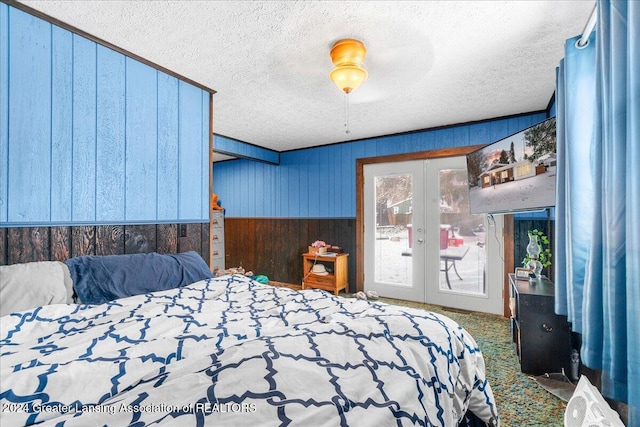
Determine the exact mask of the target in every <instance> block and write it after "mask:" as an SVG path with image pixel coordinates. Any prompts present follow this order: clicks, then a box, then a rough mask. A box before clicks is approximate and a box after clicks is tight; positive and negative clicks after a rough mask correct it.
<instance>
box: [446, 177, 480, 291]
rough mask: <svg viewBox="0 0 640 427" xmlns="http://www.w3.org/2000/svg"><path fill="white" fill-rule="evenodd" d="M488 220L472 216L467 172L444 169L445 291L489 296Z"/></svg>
mask: <svg viewBox="0 0 640 427" xmlns="http://www.w3.org/2000/svg"><path fill="white" fill-rule="evenodd" d="M485 217H486V216H485V215H471V214H469V190H468V185H467V171H466V170H465V169H448V170H441V171H440V235H439V238H440V242H439V243H440V290H441V291H452V292H458V293H469V294H476V295H485V294H486V274H485V271H486V268H485V261H486V252H485V251H486V236H485V227H486V226H485Z"/></svg>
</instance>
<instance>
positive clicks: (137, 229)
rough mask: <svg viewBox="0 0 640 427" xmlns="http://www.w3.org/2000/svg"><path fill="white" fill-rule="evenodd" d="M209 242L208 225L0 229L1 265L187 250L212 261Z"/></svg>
mask: <svg viewBox="0 0 640 427" xmlns="http://www.w3.org/2000/svg"><path fill="white" fill-rule="evenodd" d="M208 242H209V224H208V223H190V224H144V225H98V226H95V225H92V226H60V227H15V228H0V265H9V264H16V263H21V262H31V261H64V260H66V259H68V258H72V257H76V256H81V255H120V254H133V253H147V252H158V253H178V252H186V251H196V252H198V253H199V254H200V256H202V258H203V259H204V260H205V261H208V259H209V243H208Z"/></svg>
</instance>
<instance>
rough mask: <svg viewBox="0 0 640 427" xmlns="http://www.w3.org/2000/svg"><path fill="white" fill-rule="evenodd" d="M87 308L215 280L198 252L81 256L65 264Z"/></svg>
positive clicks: (75, 288)
mask: <svg viewBox="0 0 640 427" xmlns="http://www.w3.org/2000/svg"><path fill="white" fill-rule="evenodd" d="M65 264H67V266H68V267H69V271H70V273H71V278H72V279H73V288H74V290H75V292H76V294H77V295H78V297H79V299H80V301H81V302H82V303H85V304H101V303H104V302H107V301H111V300H114V299H118V298H123V297H129V296H132V295H140V294H145V293H148V292H154V291H164V290H167V289H173V288H178V287H182V286H186V285H189V284H191V283H194V282H197V281H199V280H203V279H207V278H210V277H213V274H212V273H211V270H209V267H208V266H207V264H206V263H205V262H204V260H203V259H202V257H200V255H199V254H198V253H197V252H194V251H190V252H184V253H180V254H170V255H161V254H158V253H155V252H153V253H148V254H131V255H105V256H89V255H85V256H79V257H75V258H70V259H68V260H67V261H65Z"/></svg>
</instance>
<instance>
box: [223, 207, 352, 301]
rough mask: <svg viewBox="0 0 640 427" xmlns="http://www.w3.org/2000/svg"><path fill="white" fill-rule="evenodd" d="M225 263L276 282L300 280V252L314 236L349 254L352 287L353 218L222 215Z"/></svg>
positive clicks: (302, 251)
mask: <svg viewBox="0 0 640 427" xmlns="http://www.w3.org/2000/svg"><path fill="white" fill-rule="evenodd" d="M224 230H225V233H224V234H225V237H224V239H225V241H224V248H225V256H226V259H225V263H226V267H227V268H230V267H239V266H242V267H243V268H245V269H246V270H251V271H253V272H254V273H255V274H264V275H266V276H267V277H269V279H270V280H274V281H277V282H285V283H293V284H298V285H299V284H300V283H301V281H302V274H303V273H302V254H303V253H305V252H307V248H308V246H309V245H310V244H311V243H312V242H314V241H316V240H324V241H325V242H327V243H328V244H331V245H335V246H340V247H341V248H342V251H343V252H346V253H348V254H349V262H348V264H349V287H350V289H351V290H350V292H353V291H354V290H355V277H356V275H355V273H356V268H355V265H356V264H355V263H356V256H355V248H356V230H355V218H337V219H313V218H229V217H227V218H225V220H224Z"/></svg>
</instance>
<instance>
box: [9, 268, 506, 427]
mask: <svg viewBox="0 0 640 427" xmlns="http://www.w3.org/2000/svg"><path fill="white" fill-rule="evenodd" d="M0 346H1V347H0V365H1V378H0V388H1V389H0V402H1V404H2V412H1V413H0V425H2V426H17V425H30V424H34V423H43V424H42V425H56V426H97V425H110V426H126V425H132V426H145V425H157V424H161V425H175V426H191V425H194V426H195V425H198V426H200V425H215V426H234V427H235V426H252V427H256V426H280V425H294V426H321V425H326V426H338V425H343V426H347V425H350V426H392V425H402V426H404V425H422V426H431V425H433V426H455V425H457V424H458V421H460V419H461V418H462V417H463V415H464V413H465V411H466V410H467V409H468V408H469V409H471V410H472V411H473V412H474V413H475V414H476V415H477V416H479V417H480V418H481V419H483V420H484V421H486V422H487V423H489V424H491V425H497V424H498V417H497V411H496V407H495V402H494V399H493V395H492V392H491V388H490V386H489V384H488V382H487V380H486V379H485V376H484V361H483V358H482V355H481V353H480V351H479V349H478V346H477V344H476V343H475V341H474V340H473V338H472V337H471V336H470V335H469V334H468V333H467V332H466V331H465V330H464V329H462V328H461V327H460V326H459V325H457V324H456V323H455V322H454V321H453V320H451V319H449V318H447V317H445V316H441V315H438V314H435V313H430V312H426V311H422V310H413V309H408V308H404V307H397V306H391V305H387V304H383V303H370V302H367V301H361V300H357V299H351V298H340V297H335V296H332V295H330V294H328V293H326V292H324V291H319V290H309V291H304V292H295V291H291V290H289V289H286V288H277V287H272V286H269V285H262V284H260V283H257V282H255V281H252V280H250V279H248V278H246V277H244V276H225V277H221V278H217V279H210V280H205V281H201V282H197V283H194V284H192V285H189V286H186V287H183V288H179V289H173V290H169V291H163V292H156V293H152V294H147V295H139V296H134V297H129V298H124V299H120V300H117V301H112V302H109V303H106V304H102V305H95V306H91V305H50V306H45V307H38V308H36V309H33V310H28V311H24V312H20V313H13V314H11V315H8V316H4V317H2V318H0Z"/></svg>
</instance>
